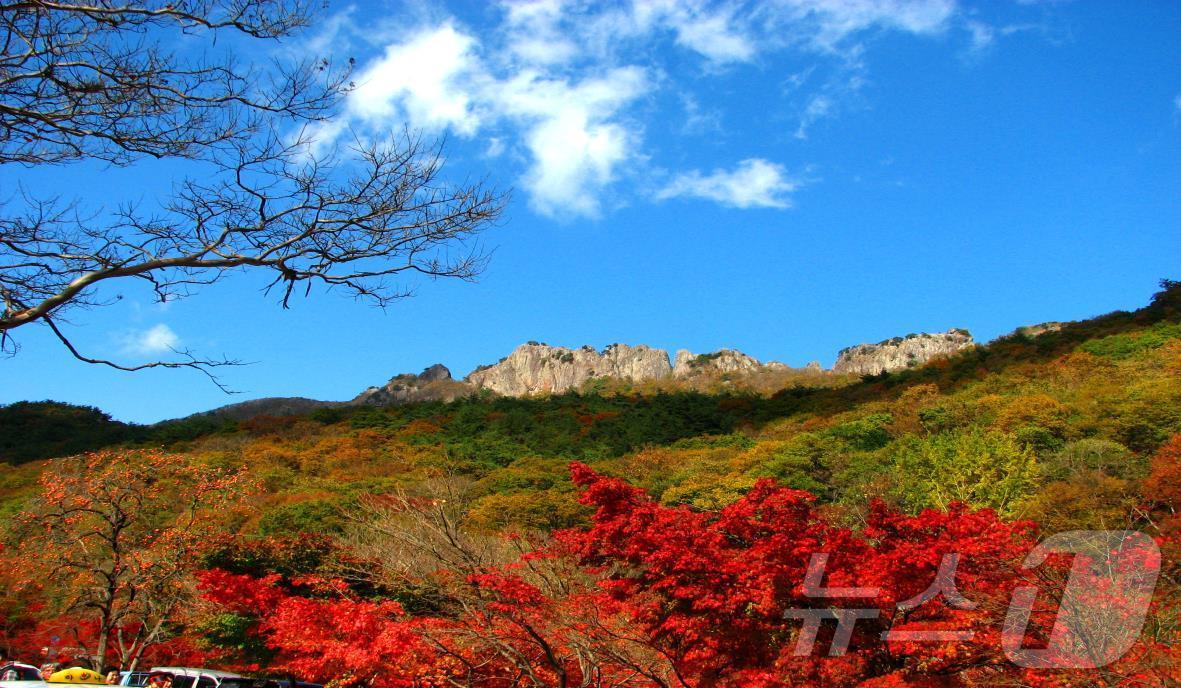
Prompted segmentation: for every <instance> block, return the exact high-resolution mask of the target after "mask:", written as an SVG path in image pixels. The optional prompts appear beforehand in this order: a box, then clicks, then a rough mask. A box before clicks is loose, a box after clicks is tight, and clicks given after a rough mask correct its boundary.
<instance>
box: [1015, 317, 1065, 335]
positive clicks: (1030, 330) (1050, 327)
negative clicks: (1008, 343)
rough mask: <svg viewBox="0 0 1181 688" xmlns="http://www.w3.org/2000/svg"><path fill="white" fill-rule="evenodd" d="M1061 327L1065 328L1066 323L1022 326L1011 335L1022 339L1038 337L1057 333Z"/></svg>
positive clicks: (1055, 322) (1054, 322) (1052, 322)
mask: <svg viewBox="0 0 1181 688" xmlns="http://www.w3.org/2000/svg"><path fill="white" fill-rule="evenodd" d="M1063 327H1066V323H1061V322H1058V321H1056V320H1055V321H1050V322H1044V323H1038V324H1037V325H1022V326H1021V327H1018V328H1017V329H1016V330H1014V331H1013V334H1015V335H1017V336H1023V337H1038V336H1041V335H1043V334H1047V333H1050V332H1057V331H1059V330H1061V329H1062V328H1063Z"/></svg>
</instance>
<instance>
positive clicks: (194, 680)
mask: <svg viewBox="0 0 1181 688" xmlns="http://www.w3.org/2000/svg"><path fill="white" fill-rule="evenodd" d="M163 673H167V674H172V688H218V686H220V685H221V682H222V681H223V680H225V679H227V678H242V677H241V676H240V675H238V674H233V673H230V672H228V671H217V670H216V669H197V668H193V667H152V670H151V671H148V672H139V671H137V672H134V673H130V674H128V675H125V676H124V680H123V685H125V686H142V685H144V684H145V683H147V680H148V677H149V676H151V675H152V674H163ZM0 688H3V687H2V686H0Z"/></svg>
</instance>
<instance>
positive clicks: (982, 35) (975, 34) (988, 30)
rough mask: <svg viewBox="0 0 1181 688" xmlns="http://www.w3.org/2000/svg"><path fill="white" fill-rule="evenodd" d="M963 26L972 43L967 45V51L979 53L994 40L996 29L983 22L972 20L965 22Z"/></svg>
mask: <svg viewBox="0 0 1181 688" xmlns="http://www.w3.org/2000/svg"><path fill="white" fill-rule="evenodd" d="M965 26H966V27H967V28H968V33H969V34H970V35H971V37H972V43H971V45H969V46H968V50H969V52H972V53H979V52H982V51H984V50H987V49H988V48H989V47H990V46H992V44H993V41H995V40H996V31H995V30H994V29H993V28H992V27H991V26H989V25H988V24H985V23H984V22H981V21H975V20H973V21H969V22H967V23H966V24H965Z"/></svg>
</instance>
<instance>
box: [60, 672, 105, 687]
mask: <svg viewBox="0 0 1181 688" xmlns="http://www.w3.org/2000/svg"><path fill="white" fill-rule="evenodd" d="M48 683H91V684H98V685H102V684H105V683H106V679H105V678H104V677H103V675H102V674H100V673H98V672H97V671H91V670H90V669H78V668H74V669H62V670H61V671H59V672H57V673H56V674H53V675H52V676H50V677H49V681H48Z"/></svg>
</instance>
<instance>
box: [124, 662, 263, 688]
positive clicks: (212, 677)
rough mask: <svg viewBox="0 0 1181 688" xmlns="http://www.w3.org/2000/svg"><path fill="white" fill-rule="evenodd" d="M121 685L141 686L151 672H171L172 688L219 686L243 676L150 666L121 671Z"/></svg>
mask: <svg viewBox="0 0 1181 688" xmlns="http://www.w3.org/2000/svg"><path fill="white" fill-rule="evenodd" d="M123 673H124V674H125V675H124V676H123V685H125V686H143V685H146V684H147V682H148V678H149V677H150V676H151V675H152V674H160V673H167V674H172V688H220V686H221V683H222V681H225V680H226V679H240V678H244V677H243V676H240V675H238V674H234V673H231V672H228V671H217V670H216V669H198V668H194V667H152V670H151V671H135V672H126V671H125V672H123Z"/></svg>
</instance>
